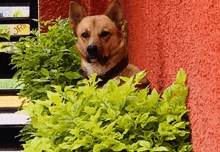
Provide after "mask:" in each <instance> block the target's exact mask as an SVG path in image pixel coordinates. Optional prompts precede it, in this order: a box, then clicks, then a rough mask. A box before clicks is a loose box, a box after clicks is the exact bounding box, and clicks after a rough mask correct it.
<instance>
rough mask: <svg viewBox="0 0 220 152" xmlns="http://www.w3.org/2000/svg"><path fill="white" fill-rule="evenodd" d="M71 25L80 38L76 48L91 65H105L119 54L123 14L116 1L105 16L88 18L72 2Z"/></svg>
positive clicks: (70, 11) (80, 8)
mask: <svg viewBox="0 0 220 152" xmlns="http://www.w3.org/2000/svg"><path fill="white" fill-rule="evenodd" d="M69 18H70V24H71V27H72V29H73V31H74V34H75V36H76V37H77V38H78V41H77V44H76V47H77V49H78V51H79V52H80V55H81V57H82V58H84V59H85V60H86V61H87V62H89V63H96V62H99V63H101V64H105V63H106V62H107V61H108V60H109V58H111V57H112V56H114V55H115V54H117V51H118V49H117V48H118V47H119V46H120V44H121V42H122V39H124V38H123V37H124V36H123V32H122V30H121V29H122V26H123V21H124V20H123V14H122V9H121V6H120V3H119V2H118V1H117V0H115V1H114V2H113V3H112V4H111V5H110V6H109V8H108V9H107V10H106V12H105V13H104V14H103V15H95V16H87V12H86V11H85V10H84V9H83V8H82V7H81V6H80V5H79V4H78V3H76V2H70V9H69Z"/></svg>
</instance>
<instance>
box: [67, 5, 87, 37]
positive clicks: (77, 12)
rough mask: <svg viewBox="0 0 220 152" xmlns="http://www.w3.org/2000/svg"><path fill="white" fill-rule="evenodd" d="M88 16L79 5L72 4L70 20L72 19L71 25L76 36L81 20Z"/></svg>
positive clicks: (70, 6)
mask: <svg viewBox="0 0 220 152" xmlns="http://www.w3.org/2000/svg"><path fill="white" fill-rule="evenodd" d="M86 16H87V12H86V10H85V9H83V8H82V7H81V6H80V5H79V4H78V3H76V2H70V5H69V18H70V25H71V27H72V29H73V32H74V34H75V36H77V35H76V28H77V25H78V24H79V23H80V22H81V20H82V19H83V18H84V17H86Z"/></svg>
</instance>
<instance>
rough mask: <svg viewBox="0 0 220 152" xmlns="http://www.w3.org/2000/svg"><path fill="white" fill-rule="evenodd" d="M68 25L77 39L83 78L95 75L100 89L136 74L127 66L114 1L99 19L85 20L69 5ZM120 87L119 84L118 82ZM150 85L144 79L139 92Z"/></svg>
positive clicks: (121, 21)
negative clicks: (118, 79) (113, 80)
mask: <svg viewBox="0 0 220 152" xmlns="http://www.w3.org/2000/svg"><path fill="white" fill-rule="evenodd" d="M69 18H70V24H71V27H72V29H73V31H74V34H75V36H76V37H77V39H78V40H77V44H76V47H77V50H78V51H79V53H80V56H81V68H82V70H81V74H82V75H84V76H85V77H86V78H88V77H90V76H91V75H92V74H94V73H97V75H98V77H99V78H101V79H102V80H103V81H102V82H100V83H99V86H102V85H104V84H105V83H106V82H107V81H108V80H109V79H117V78H118V76H125V77H131V76H132V75H135V74H137V73H138V72H140V70H139V69H138V68H137V67H136V66H134V65H133V64H129V63H128V59H129V56H128V55H129V52H128V48H127V35H126V32H125V30H124V23H125V20H124V19H123V14H122V9H121V5H120V3H119V2H118V0H115V1H114V2H113V3H112V4H111V5H110V6H109V8H108V9H107V10H106V12H105V13H104V14H103V15H95V16H88V15H87V12H86V11H85V10H84V9H83V8H82V7H81V6H80V5H79V4H78V3H76V2H70V8H69ZM122 83H123V82H122ZM148 85H150V83H149V81H148V79H147V78H146V77H144V78H143V79H142V80H141V81H140V84H139V85H137V87H138V88H139V89H142V88H145V87H147V86H148Z"/></svg>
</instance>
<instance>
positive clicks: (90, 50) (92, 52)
mask: <svg viewBox="0 0 220 152" xmlns="http://www.w3.org/2000/svg"><path fill="white" fill-rule="evenodd" d="M87 52H88V53H89V54H90V55H96V54H97V53H98V47H97V46H96V45H94V44H90V45H89V46H88V47H87Z"/></svg>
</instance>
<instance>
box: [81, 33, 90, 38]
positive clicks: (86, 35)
mask: <svg viewBox="0 0 220 152" xmlns="http://www.w3.org/2000/svg"><path fill="white" fill-rule="evenodd" d="M81 36H82V37H83V38H88V37H89V34H88V33H86V32H84V33H83V34H82V35H81Z"/></svg>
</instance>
